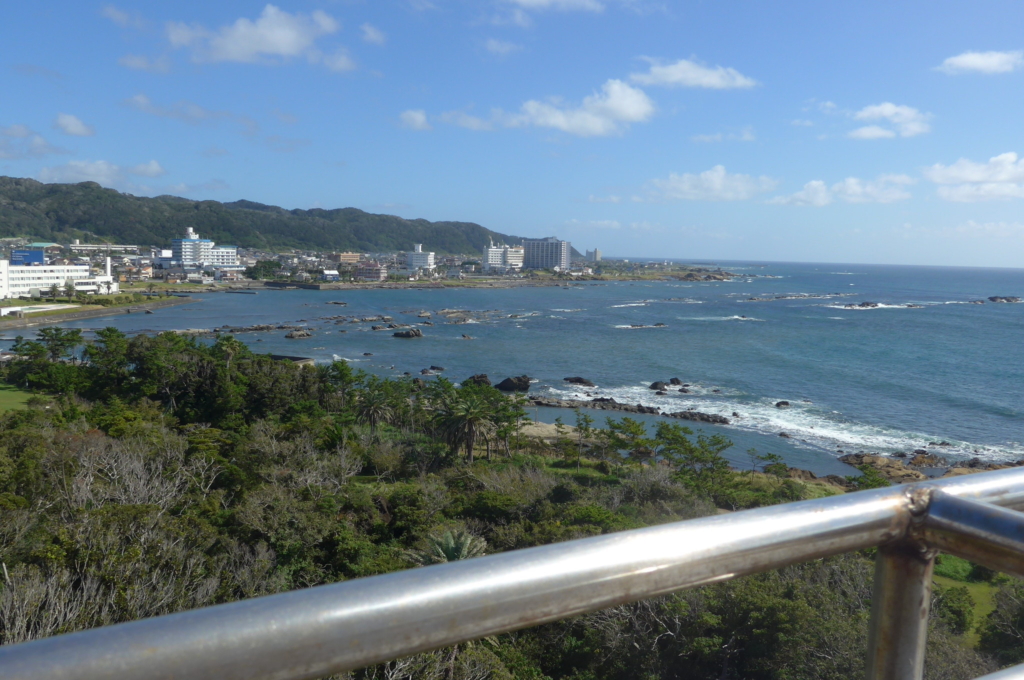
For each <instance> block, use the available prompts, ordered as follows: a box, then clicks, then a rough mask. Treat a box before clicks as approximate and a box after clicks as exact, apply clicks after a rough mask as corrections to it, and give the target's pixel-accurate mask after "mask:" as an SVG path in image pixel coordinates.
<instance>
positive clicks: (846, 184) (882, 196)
mask: <svg viewBox="0 0 1024 680" xmlns="http://www.w3.org/2000/svg"><path fill="white" fill-rule="evenodd" d="M913 183H914V180H913V178H911V177H908V176H907V175H882V176H881V177H879V178H878V179H877V180H874V181H867V180H862V179H858V178H856V177H847V178H846V179H844V180H843V181H842V182H838V183H836V184H833V185H832V193H833V194H835V195H836V196H838V197H839V198H841V199H843V200H844V201H846V202H847V203H895V202H896V201H905V200H907V199H908V198H910V192H908V191H907V190H906V189H904V187H905V186H907V185H910V184H913Z"/></svg>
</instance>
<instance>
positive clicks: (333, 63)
mask: <svg viewBox="0 0 1024 680" xmlns="http://www.w3.org/2000/svg"><path fill="white" fill-rule="evenodd" d="M309 60H310V61H311V62H313V63H316V62H318V61H319V62H322V63H323V65H324V66H326V67H327V68H329V69H330V70H332V71H334V72H335V73H343V72H345V71H353V70H355V68H356V62H354V61H352V57H350V56H348V50H346V49H345V48H343V47H340V48H338V49H337V50H336V51H335V52H334V53H333V54H323V55H321V54H320V53H319V52H310V54H309Z"/></svg>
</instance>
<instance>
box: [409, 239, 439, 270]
mask: <svg viewBox="0 0 1024 680" xmlns="http://www.w3.org/2000/svg"><path fill="white" fill-rule="evenodd" d="M405 266H406V268H407V269H408V270H409V271H413V272H415V271H417V270H420V271H424V272H432V271H434V268H435V266H436V265H435V264H434V253H425V252H423V244H422V243H417V244H415V245H414V246H413V249H412V252H407V253H406V254H405Z"/></svg>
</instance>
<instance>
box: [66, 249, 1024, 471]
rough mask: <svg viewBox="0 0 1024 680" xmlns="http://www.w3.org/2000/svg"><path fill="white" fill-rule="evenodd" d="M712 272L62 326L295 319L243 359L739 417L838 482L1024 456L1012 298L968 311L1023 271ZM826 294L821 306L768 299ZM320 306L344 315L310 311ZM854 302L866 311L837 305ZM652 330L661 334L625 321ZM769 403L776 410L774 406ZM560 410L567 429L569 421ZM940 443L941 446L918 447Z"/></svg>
mask: <svg viewBox="0 0 1024 680" xmlns="http://www.w3.org/2000/svg"><path fill="white" fill-rule="evenodd" d="M721 264H722V266H723V267H724V268H726V269H728V270H731V271H734V272H737V273H741V274H744V275H745V276H744V277H742V278H739V279H736V280H733V281H729V282H707V283H687V282H674V281H673V282H642V283H641V282H623V283H608V284H604V283H601V284H589V283H588V284H581V285H574V286H571V287H543V288H519V289H497V290H491V289H457V290H411V289H409V290H363V291H323V292H321V291H261V292H260V293H259V294H258V295H226V294H210V295H201V296H198V297H200V298H201V301H200V302H198V303H195V304H191V305H184V306H181V307H174V308H169V309H164V310H158V311H157V313H156V314H153V315H139V314H132V315H123V316H117V317H111V318H109V319H94V320H87V321H83V322H78V323H75V324H72V325H74V326H77V327H82V328H98V327H101V326H105V325H112V326H116V327H118V328H121V329H123V330H126V331H142V330H147V331H160V330H168V329H183V328H214V327H217V326H220V325H222V324H228V325H238V326H241V325H251V324H255V323H296V322H298V323H301V324H304V325H307V326H308V327H309V328H310V329H311V330H312V331H313V333H314V336H313V337H312V338H309V339H304V340H286V339H284V334H285V332H286V331H274V332H269V333H249V334H241V335H239V336H238V337H239V338H240V339H242V340H243V341H245V342H247V343H249V344H251V345H252V346H253V347H254V349H257V350H258V351H266V352H273V353H280V354H291V355H300V356H309V357H314V358H316V359H318V360H324V361H327V360H331V359H332V358H335V357H343V358H346V359H349V360H351V361H353V362H354V365H355V366H358V367H360V368H364V369H365V370H370V371H373V372H377V373H380V374H383V375H401V374H402V373H404V372H411V373H413V374H418V373H419V371H420V369H422V368H425V367H429V366H431V365H437V366H443V367H445V368H446V369H447V370H446V371H445V373H444V375H445V376H447V377H449V378H450V379H452V380H455V381H458V380H459V379H462V378H465V377H467V376H469V375H471V374H475V373H487V374H489V375H490V376H491V378H492V380H495V381H497V380H500V379H502V378H504V377H506V376H509V375H521V374H526V375H529V376H531V377H532V378H534V379H535V380H536V382H535V384H534V385H533V386H532V388H531V392H533V393H537V394H541V395H550V396H559V397H582V398H586V396H585V394H584V392H588V393H589V394H590V395H592V396H595V397H597V396H610V397H613V398H615V399H616V400H618V401H625V402H629V403H638V402H639V403H643V404H645V405H650V406H658V407H661V408H663V409H667V410H673V411H675V410H684V409H687V408H696V409H697V410H699V411H704V412H708V413H718V414H722V415H725V416H727V417H730V418H732V413H733V412H737V413H739V414H740V417H739V418H733V425H731V426H730V427H727V428H722V430H721V431H724V432H726V433H727V434H729V435H730V436H732V437H733V438H734V439H735V440H736V441H737V449H738V450H743V449H746V448H749V447H751V446H753V447H756V448H758V449H759V450H761V451H766V450H770V451H774V452H778V453H782V454H783V455H784V456H785V457H786V458H787V460H789V461H790V463H791V464H798V463H799V464H803V465H804V466H807V467H812V468H815V467H816V468H817V469H818V470H823V471H827V472H834V471H838V467H836V466H838V464H832V463H831V461H833V460H834V458H835V457H836V456H838V455H840V453H839V451H840V450H841V451H845V452H854V451H881V452H894V451H909V450H913V449H918V448H931V450H934V451H936V452H941V453H944V454H946V455H949V456H951V457H967V456H980V457H982V458H986V459H992V460H1004V459H1018V458H1022V457H1024V405H1022V396H1024V388H1022V386H1024V361H1022V360H1024V349H1022V338H1024V304H993V303H986V304H969V302H970V301H971V300H977V299H983V298H987V297H989V296H993V295H1000V296H1021V297H1024V270H995V269H959V268H957V269H954V268H928V267H892V266H865V265H813V264H784V263H769V264H757V263H721ZM826 295H835V296H834V297H795V298H789V299H775V298H776V296H826ZM751 297H756V298H772V300H771V301H749V300H748V298H751ZM330 300H344V301H346V302H348V303H349V304H348V306H347V307H339V306H335V305H328V304H326V303H327V302H328V301H330ZM867 301H870V302H875V303H879V306H878V307H874V308H869V309H860V308H858V309H849V308H846V307H845V306H844V305H847V304H859V303H861V302H867ZM906 305H914V307H907V306H906ZM445 308H449V309H462V310H473V311H475V312H486V313H483V314H480V315H479V316H480V319H479V321H478V322H477V323H469V324H446V323H444V319H443V317H440V316H438V315H437V314H436V312H437V311H438V310H441V309H445ZM420 311H431V312H435V314H434V317H433V321H434V323H435V324H436V325H434V326H432V327H424V328H423V329H422V330H423V332H424V336H425V337H423V338H420V339H415V340H402V339H396V338H393V337H392V336H391V331H380V332H374V331H371V330H370V329H369V327H370V325H371V324H368V323H367V324H343V325H335V324H334V322H333V321H330V320H326V319H323V318H322V317H326V316H333V315H338V314H345V315H358V316H364V315H375V314H387V315H390V316H393V317H394V319H395V321H396V322H403V323H415V322H417V321H419V319H417V318H416V313H417V312H420ZM407 312H411V314H410V313H407ZM513 315H515V316H514V317H513ZM655 323H664V324H666V325H665V327H663V328H639V329H637V328H631V327H630V326H632V325H634V324H640V325H646V326H653V324H655ZM341 330H344V331H346V332H345V333H341V332H339V331H341ZM463 334H468V335H470V336H472V338H473V339H472V340H465V339H462V335H463ZM367 352H368V353H372V356H364V353H367ZM577 375H578V376H583V377H585V378H588V379H590V380H592V381H593V382H594V383H596V384H597V385H598V387H597V388H592V389H586V390H581V389H579V388H575V387H574V386H570V385H567V384H565V383H564V382H563V381H562V378H564V377H567V376H577ZM673 377H678V378H680V379H681V380H682V381H683V382H685V383H689V384H691V385H692V387H691V388H690V390H691V393H690V394H680V393H678V392H670V393H669V394H668V395H667V396H656V395H655V394H654V392H653V391H651V390H650V389H648V385H649V384H650V383H651V382H652V381H655V380H665V381H667V380H668V379H670V378H673ZM780 400H786V401H789V402H790V404H791V407H790V408H788V409H778V408H776V407H775V406H774V404H775V403H776V402H777V401H780ZM564 415H565V416H566V417H565V420H566V421H567V422H571V420H572V414H571V413H568V412H567V413H565V414H564ZM552 417H553V416H551V415H550V414H544V415H542V418H543V419H548V420H550V419H551V418H552ZM705 429H709V430H714V429H715V428H705ZM716 431H717V430H716ZM780 432H785V433H787V434H789V435H790V436H791V437H792V439H782V438H780V437H779V436H778V435H779V433H780ZM942 441H945V442H949V443H950V444H951V446H949V447H929V443H930V442H942ZM809 461H810V462H809ZM813 461H816V463H814V464H812V462H813Z"/></svg>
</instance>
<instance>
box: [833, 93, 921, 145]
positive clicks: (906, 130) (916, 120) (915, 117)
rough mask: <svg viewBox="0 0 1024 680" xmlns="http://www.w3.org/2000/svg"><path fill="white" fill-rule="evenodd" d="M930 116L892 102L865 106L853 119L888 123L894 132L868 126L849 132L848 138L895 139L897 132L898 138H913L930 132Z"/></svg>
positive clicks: (875, 126)
mask: <svg viewBox="0 0 1024 680" xmlns="http://www.w3.org/2000/svg"><path fill="white" fill-rule="evenodd" d="M931 116H932V114H930V113H921V112H920V111H918V110H917V109H915V108H913V107H911V106H897V105H896V104H893V103H892V102H882V103H881V104H873V105H871V106H865V107H864V108H863V109H861V110H860V111H858V112H857V113H855V114H854V115H853V117H854V118H855V119H857V120H865V121H888V122H889V123H890V124H891V125H892V126H893V127H895V128H896V131H895V132H894V131H893V130H890V129H887V128H883V127H880V126H878V125H868V126H867V127H862V128H858V129H856V130H854V131H853V132H850V133H849V136H850V137H853V138H854V139H884V138H890V137H895V136H896V132H898V133H899V135H900V137H914V136H915V135H920V134H924V133H926V132H929V131H930V130H931V126H929V125H928V119H929V118H931Z"/></svg>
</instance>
